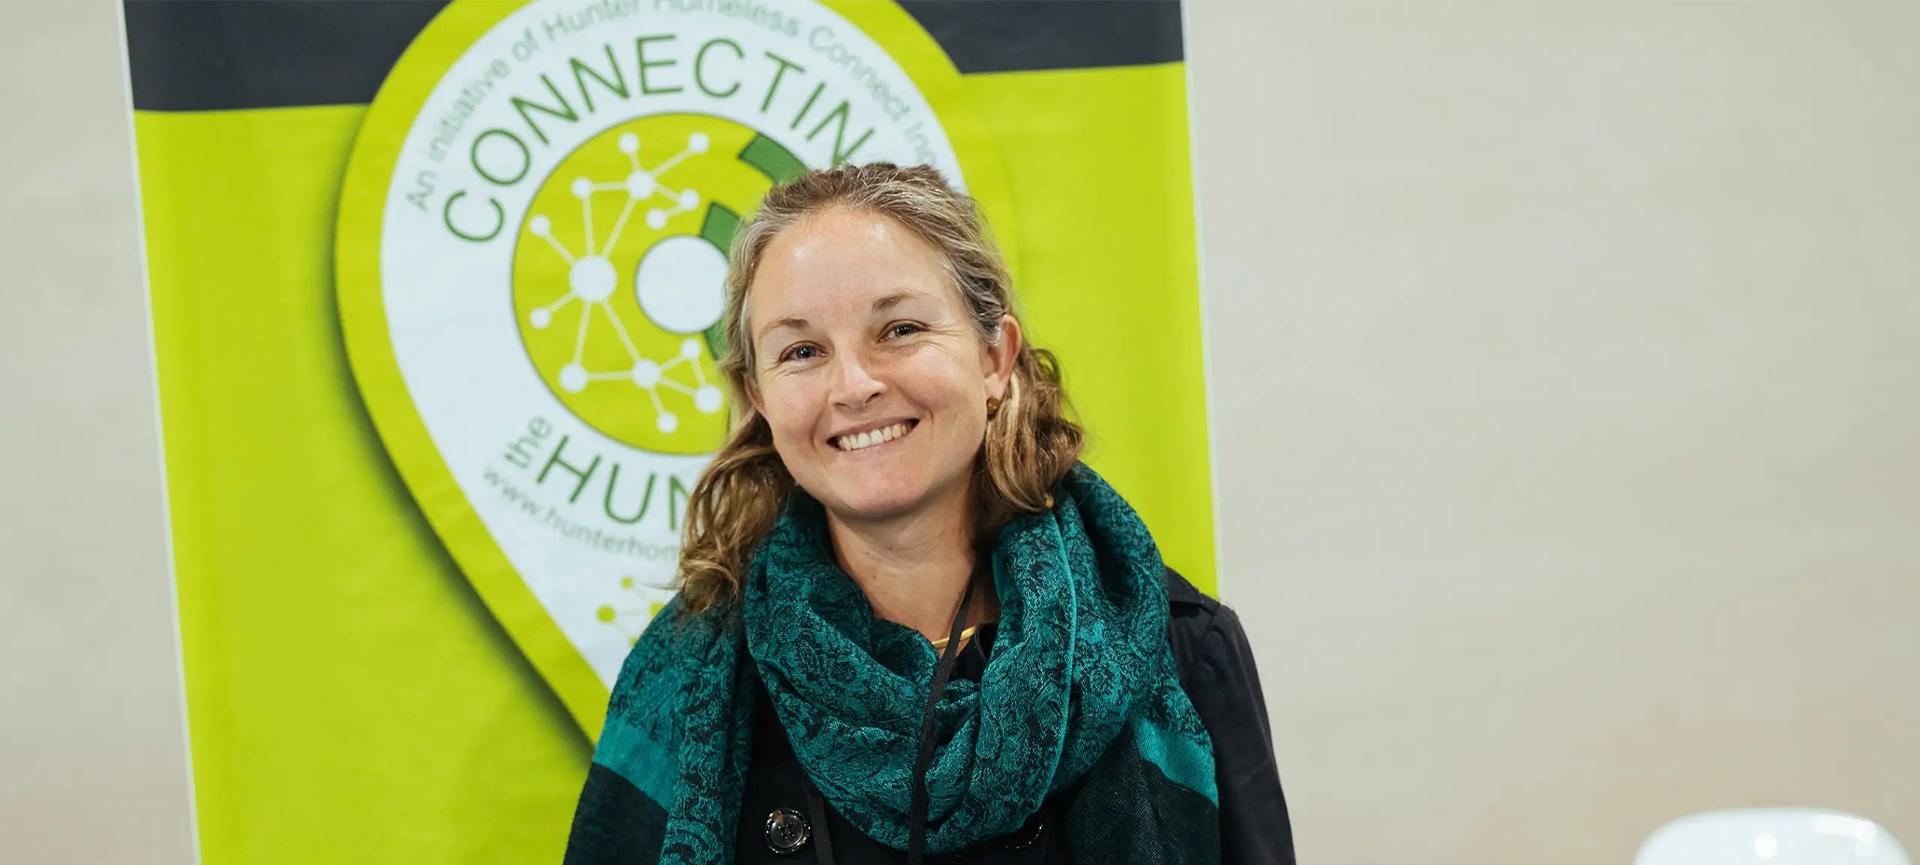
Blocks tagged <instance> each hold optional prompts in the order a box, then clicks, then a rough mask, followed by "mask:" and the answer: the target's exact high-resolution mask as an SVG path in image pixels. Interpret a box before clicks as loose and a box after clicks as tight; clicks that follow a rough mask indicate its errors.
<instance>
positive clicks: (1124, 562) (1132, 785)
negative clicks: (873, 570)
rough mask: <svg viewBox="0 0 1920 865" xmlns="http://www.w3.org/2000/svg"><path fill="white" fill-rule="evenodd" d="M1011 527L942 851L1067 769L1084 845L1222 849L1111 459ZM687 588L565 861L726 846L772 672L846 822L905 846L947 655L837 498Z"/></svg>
mask: <svg viewBox="0 0 1920 865" xmlns="http://www.w3.org/2000/svg"><path fill="white" fill-rule="evenodd" d="M1054 500H1055V505H1054V507H1053V509H1052V510H1051V511H1049V512H1046V513H1040V514H1029V515H1024V516H1021V517H1019V518H1017V519H1015V520H1014V521H1013V522H1011V523H1009V524H1008V525H1007V526H1006V527H1004V528H1003V529H1002V530H1001V531H1000V533H999V537H998V538H997V543H996V545H995V546H994V548H993V554H992V568H993V580H994V588H995V590H996V592H997V593H998V595H999V600H1000V621H999V625H998V631H997V635H996V636H995V638H994V641H993V649H992V653H991V655H990V657H989V660H988V663H987V667H986V671H985V673H984V674H983V675H982V676H981V678H980V680H979V681H978V682H974V681H968V680H955V681H953V682H952V683H951V684H950V685H949V686H948V687H947V688H946V690H945V691H944V692H943V693H942V696H941V697H940V699H939V702H938V703H937V704H936V705H935V707H934V710H933V711H934V720H935V727H934V729H935V731H936V735H935V738H934V743H935V747H934V751H933V757H932V761H931V764H930V767H929V769H928V772H927V774H926V782H925V783H926V790H927V794H928V797H929V799H928V802H929V807H928V810H927V812H926V813H927V823H926V826H927V835H926V844H927V850H928V851H929V852H933V853H941V852H947V851H953V850H958V849H961V848H963V847H967V846H969V845H972V844H974V843H976V842H979V841H983V840H986V839H989V838H993V837H996V836H999V835H1003V834H1005V833H1007V832H1011V831H1013V830H1014V829H1017V828H1019V827H1020V826H1021V824H1022V822H1023V821H1025V820H1026V818H1027V817H1028V816H1029V815H1031V814H1032V813H1034V812H1035V811H1037V810H1039V808H1040V806H1041V803H1042V801H1043V800H1045V799H1047V798H1048V797H1050V796H1052V795H1054V794H1056V793H1060V792H1061V791H1065V790H1072V793H1071V795H1070V797H1069V804H1068V807H1067V812H1066V824H1067V825H1066V826H1065V827H1063V828H1064V830H1065V831H1066V832H1067V833H1068V846H1069V849H1071V850H1072V851H1073V858H1074V861H1076V862H1088V863H1091V862H1102V863H1104V862H1110V861H1130V862H1202V863H1211V862H1217V861H1218V839H1219V834H1218V828H1217V827H1218V810H1217V797H1216V793H1215V789H1214V778H1213V752H1212V746H1211V744H1210V741H1209V739H1208V737H1207V733H1206V730H1205V729H1204V728H1203V727H1202V726H1201V724H1200V719H1199V716H1198V715H1197V714H1195V712H1194V709H1193V705H1192V703H1190V702H1189V701H1188V699H1187V696H1186V694H1185V692H1183V691H1181V690H1180V685H1179V683H1178V681H1177V679H1176V673H1175V667H1174V661H1173V656H1172V653H1171V651H1170V650H1169V649H1168V646H1167V636H1166V625H1167V597H1166V588H1165V584H1164V582H1163V580H1164V568H1163V565H1162V564H1161V560H1160V554H1159V551H1158V550H1157V549H1156V548H1155V547H1154V544H1153V539H1152V537H1151V536H1149V535H1148V533H1147V529H1146V526H1145V525H1144V524H1143V523H1141V521H1140V519H1139V517H1138V516H1136V515H1135V514H1134V512H1133V509H1132V508H1130V507H1129V506H1128V505H1127V503H1126V502H1125V501H1124V500H1123V499H1122V498H1121V497H1120V496H1119V494H1118V493H1116V492H1114V490H1113V489H1112V488H1111V487H1109V486H1108V485H1107V484H1106V482H1105V481H1103V480H1102V479H1101V478H1100V477H1099V476H1098V475H1096V474H1095V473H1094V472H1093V470H1092V469H1089V468H1087V467H1086V466H1084V465H1076V466H1075V467H1074V468H1073V470H1072V471H1070V472H1069V473H1068V474H1067V476H1066V477H1065V478H1063V479H1062V480H1061V482H1060V484H1059V485H1058V486H1057V487H1056V488H1055V492H1054ZM676 607H677V603H669V604H668V606H667V608H666V609H665V610H663V611H662V612H661V613H660V616H659V617H658V618H657V619H656V620H655V622H654V624H653V625H652V626H651V627H649V628H648V629H647V632H646V633H645V634H644V635H642V637H641V638H640V641H639V642H638V643H637V644H636V645H635V646H634V648H633V652H632V654H631V655H629V656H628V658H627V661H626V664H625V666H624V667H623V668H622V669H621V672H620V678H619V680H618V682H617V683H616V684H615V688H614V693H613V698H612V700H611V702H610V703H609V704H608V712H607V721H606V727H605V729H604V731H603V732H602V733H601V737H600V742H599V746H598V748H597V749H596V750H595V752H594V756H593V762H594V767H593V769H592V770H591V772H590V774H589V778H588V781H587V785H586V789H585V790H584V791H583V793H582V795H581V801H580V806H579V809H578V811H577V813H576V815H575V818H574V829H573V838H572V840H571V841H570V842H569V845H568V851H567V861H568V862H569V863H601V862H608V863H611V862H651V861H659V862H676V863H689V865H692V863H702V865H704V863H713V862H730V861H732V858H733V842H734V836H735V833H736V832H737V831H738V820H739V813H738V812H739V807H740V797H741V790H742V789H743V787H744V784H745V780H746V772H747V762H748V758H749V754H750V753H751V751H750V747H749V744H750V743H749V742H748V736H749V734H750V733H751V731H752V712H753V701H754V700H755V699H756V697H755V691H756V688H755V676H754V675H753V672H752V671H748V670H747V669H745V665H746V664H749V663H751V664H753V665H754V666H755V668H756V669H757V672H758V674H759V678H760V679H761V680H762V681H764V682H765V686H766V689H767V692H768V694H769V695H770V697H771V699H772V703H773V709H774V712H775V715H776V716H777V717H778V718H779V720H780V724H781V726H782V727H783V728H785V730H786V732H787V736H788V738H789V740H790V741H791V743H792V745H793V750H794V753H795V755H796V756H797V757H798V758H799V760H800V763H801V765H802V766H804V767H805V769H806V772H807V775H808V777H809V778H810V779H811V780H812V782H813V783H814V785H815V786H816V787H818V789H819V791H820V793H821V795H822V796H824V797H825V798H826V800H827V801H828V802H830V803H832V805H833V807H834V808H835V809H836V810H837V811H838V812H839V813H840V814H841V815H842V816H843V817H845V818H846V819H847V820H848V821H849V822H850V823H852V824H853V825H854V826H856V827H858V828H859V829H860V830H861V831H862V832H865V833H866V834H867V835H869V836H870V837H872V838H873V839H875V840H877V841H880V842H881V843H883V844H886V845H888V846H891V847H896V848H905V847H906V846H907V824H908V808H909V799H910V796H911V790H912V788H913V781H914V778H913V774H914V759H915V756H916V753H915V752H916V745H917V744H918V735H919V732H920V725H921V722H922V718H923V710H924V709H925V705H924V703H925V701H926V699H927V688H928V683H929V681H930V680H931V679H932V678H933V675H934V667H935V664H936V663H937V660H938V659H937V657H936V655H935V653H934V651H933V649H932V647H931V646H930V645H929V644H928V643H927V641H926V640H925V639H924V638H922V637H921V636H920V635H919V634H918V633H917V632H915V631H913V630H911V629H908V628H906V627H904V626H901V625H898V624H895V623H893V622H889V621H886V620H883V619H880V618H877V617H875V616H874V614H873V611H872V608H871V607H870V606H869V605H868V603H867V601H866V597H865V595H864V594H862V593H861V591H860V589H859V588H858V587H857V586H856V585H854V583H853V581H852V580H851V579H850V578H849V577H848V576H847V575H846V573H845V572H844V571H842V570H841V569H840V567H839V565H838V564H837V562H836V560H835V558H834V555H833V550H832V544H831V542H830V541H829V539H828V536H827V530H826V520H825V516H824V513H823V510H822V508H821V507H820V505H819V504H818V503H816V502H814V501H813V500H812V499H811V498H809V497H808V496H806V495H805V494H804V493H800V492H796V493H795V494H794V495H793V496H792V497H791V498H790V500H789V501H788V503H787V505H786V507H785V508H784V509H783V511H782V514H781V517H780V519H779V522H778V523H777V524H776V526H775V528H774V530H773V532H772V533H771V534H770V535H769V536H768V538H767V541H766V543H765V545H764V546H763V547H762V548H761V550H760V552H759V554H758V555H757V556H756V557H755V559H754V562H753V565H752V567H751V570H750V573H749V574H748V579H747V584H746V592H745V599H744V602H743V604H742V605H741V606H740V607H739V609H738V610H737V611H736V612H735V613H726V612H717V611H716V612H711V613H706V614H702V615H698V616H681V615H678V614H677V612H676Z"/></svg>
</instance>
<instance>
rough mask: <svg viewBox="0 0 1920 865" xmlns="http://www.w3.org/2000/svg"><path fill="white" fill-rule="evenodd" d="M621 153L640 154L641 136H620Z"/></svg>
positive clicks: (631, 134) (627, 134) (629, 133)
mask: <svg viewBox="0 0 1920 865" xmlns="http://www.w3.org/2000/svg"><path fill="white" fill-rule="evenodd" d="M620 152H621V153H627V154H633V153H639V152H640V136H638V135H635V134H633V133H631V132H628V133H626V134H624V135H622V136H620Z"/></svg>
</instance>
